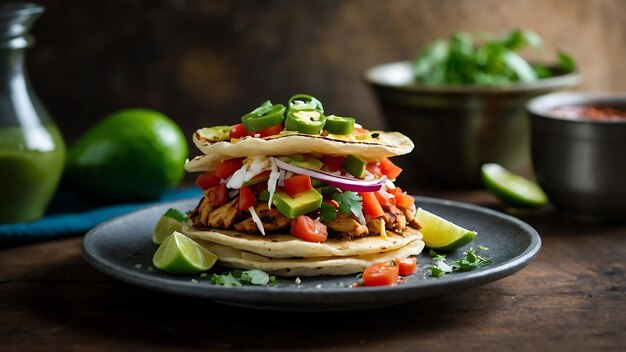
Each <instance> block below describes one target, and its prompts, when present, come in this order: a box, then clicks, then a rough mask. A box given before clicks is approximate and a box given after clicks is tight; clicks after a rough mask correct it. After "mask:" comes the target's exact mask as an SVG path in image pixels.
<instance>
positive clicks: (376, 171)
mask: <svg viewBox="0 0 626 352" xmlns="http://www.w3.org/2000/svg"><path fill="white" fill-rule="evenodd" d="M365 169H366V170H367V171H368V172H369V173H370V174H372V175H374V176H376V177H377V178H380V177H381V176H382V175H383V172H382V171H380V163H379V162H377V161H373V162H371V163H368V164H367V165H365Z"/></svg>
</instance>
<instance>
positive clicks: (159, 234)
mask: <svg viewBox="0 0 626 352" xmlns="http://www.w3.org/2000/svg"><path fill="white" fill-rule="evenodd" d="M182 228H183V223H182V222H180V221H178V220H176V219H174V218H170V217H169V216H165V215H163V216H161V218H160V219H159V221H158V222H157V223H156V225H155V226H154V230H153V231H152V242H154V244H161V243H163V241H164V240H165V239H166V238H167V236H169V235H171V234H172V233H173V232H174V231H178V232H181V229H182Z"/></svg>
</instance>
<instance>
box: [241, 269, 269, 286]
mask: <svg viewBox="0 0 626 352" xmlns="http://www.w3.org/2000/svg"><path fill="white" fill-rule="evenodd" d="M239 280H240V281H241V282H242V283H244V284H250V285H261V286H263V285H267V284H268V283H269V282H270V276H269V275H268V274H267V273H266V272H265V271H262V270H258V269H254V270H248V271H244V272H242V273H241V277H240V278H239Z"/></svg>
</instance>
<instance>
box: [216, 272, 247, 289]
mask: <svg viewBox="0 0 626 352" xmlns="http://www.w3.org/2000/svg"><path fill="white" fill-rule="evenodd" d="M211 283H212V284H213V285H220V286H241V282H239V280H237V278H235V277H234V276H233V274H232V273H225V274H223V275H218V274H213V275H211Z"/></svg>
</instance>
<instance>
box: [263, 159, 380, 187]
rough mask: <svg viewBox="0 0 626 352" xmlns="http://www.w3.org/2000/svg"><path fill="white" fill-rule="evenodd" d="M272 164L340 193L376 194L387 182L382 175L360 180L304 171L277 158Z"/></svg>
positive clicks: (315, 171)
mask: <svg viewBox="0 0 626 352" xmlns="http://www.w3.org/2000/svg"><path fill="white" fill-rule="evenodd" d="M274 162H275V163H276V166H278V168H280V169H283V170H286V171H291V172H295V173H297V174H300V175H308V176H311V177H312V178H315V179H318V180H321V181H324V182H326V183H328V184H329V185H331V186H333V187H337V188H339V189H340V190H342V191H354V192H376V191H378V190H380V188H381V187H382V185H383V183H385V181H386V180H387V176H384V175H383V177H381V178H380V179H377V180H361V179H358V178H352V177H346V176H337V175H333V174H330V173H328V172H324V171H317V170H311V169H305V168H303V167H299V166H295V165H291V164H289V163H286V162H284V161H282V160H279V159H277V158H274Z"/></svg>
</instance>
